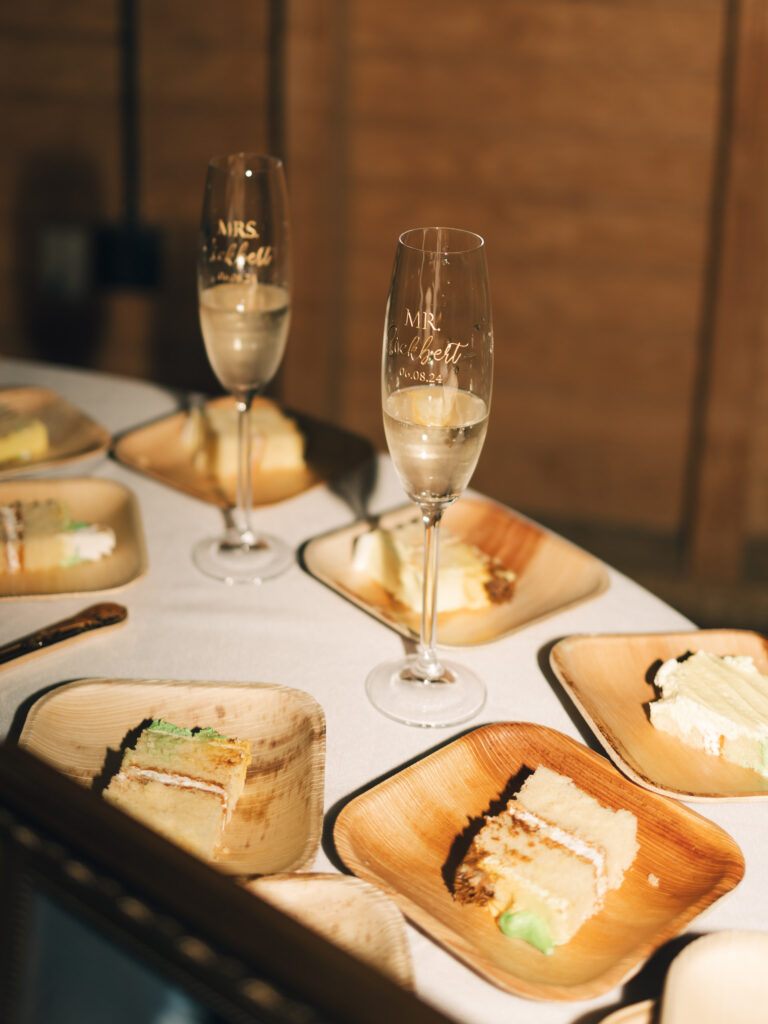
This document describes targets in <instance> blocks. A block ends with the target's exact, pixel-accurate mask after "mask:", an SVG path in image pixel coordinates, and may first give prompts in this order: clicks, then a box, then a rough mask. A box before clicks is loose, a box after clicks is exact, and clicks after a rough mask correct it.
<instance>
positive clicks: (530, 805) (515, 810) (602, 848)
mask: <svg viewBox="0 0 768 1024" xmlns="http://www.w3.org/2000/svg"><path fill="white" fill-rule="evenodd" d="M637 849H638V845H637V819H636V818H635V816H634V815H633V814H631V813H630V812H629V811H627V810H624V809H620V810H613V809H612V808H609V807H604V806H602V805H601V804H600V803H598V801H597V800H595V798H594V797H592V796H590V795H589V794H587V793H584V792H583V791H582V790H580V789H579V788H578V787H577V786H576V785H575V783H574V782H573V781H572V780H571V779H569V778H567V777H566V776H564V775H559V774H558V773H557V772H554V771H552V770H551V769H550V768H547V767H545V766H543V765H541V766H539V767H538V768H537V769H536V771H535V772H534V773H533V774H532V775H530V776H529V777H528V778H527V779H526V781H525V783H524V784H523V786H522V787H521V789H520V791H519V792H518V793H517V794H516V795H515V796H514V797H513V799H512V800H510V801H509V803H508V804H507V808H506V810H504V811H502V812H501V813H500V814H499V815H496V816H494V817H487V818H486V820H485V824H484V825H483V827H482V828H481V830H480V831H479V832H478V833H477V835H476V836H475V837H474V839H473V840H472V844H471V845H470V847H469V850H468V851H467V854H466V856H465V857H464V859H463V860H462V862H461V863H460V865H459V867H458V869H457V871H456V877H455V880H454V896H455V898H456V899H457V900H458V901H459V902H460V903H474V904H478V905H481V906H485V907H487V908H488V909H489V910H490V912H491V913H492V914H493V916H494V918H495V919H496V921H497V923H498V926H499V928H500V929H501V930H502V931H503V932H504V933H505V934H506V935H510V936H514V937H516V938H521V939H524V940H525V941H526V942H529V943H530V944H531V945H533V946H535V947H536V948H537V949H539V950H541V951H542V952H544V953H551V952H552V950H553V949H554V947H555V946H560V945H562V944H564V943H566V942H568V941H569V940H570V939H571V938H572V937H573V936H574V935H575V933H576V932H577V931H578V929H579V928H580V927H581V926H582V924H583V923H584V922H585V921H586V920H588V919H589V918H590V917H592V916H593V915H594V914H596V913H597V911H598V910H600V908H601V907H602V906H603V902H604V900H605V895H606V893H607V892H608V890H610V889H617V888H618V887H619V886H620V885H621V883H622V881H623V879H624V874H625V872H626V870H627V869H628V868H629V866H630V865H631V864H632V862H633V860H634V858H635V855H636V853H637Z"/></svg>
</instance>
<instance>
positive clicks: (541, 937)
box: [498, 910, 555, 953]
mask: <svg viewBox="0 0 768 1024" xmlns="http://www.w3.org/2000/svg"><path fill="white" fill-rule="evenodd" d="M498 925H499V928H501V930H502V931H503V932H504V934H505V935H509V936H510V937H511V938H513V939H523V941H524V942H528V943H529V944H530V945H531V946H534V947H535V948H536V949H538V950H541V952H542V953H551V952H552V950H553V949H554V948H555V944H554V942H553V941H552V936H551V935H550V933H549V928H547V925H546V923H545V921H544V919H543V918H541V917H539V915H538V914H534V913H533V912H532V911H530V910H518V911H517V912H515V911H513V910H505V911H504V913H503V914H500V915H499V920H498Z"/></svg>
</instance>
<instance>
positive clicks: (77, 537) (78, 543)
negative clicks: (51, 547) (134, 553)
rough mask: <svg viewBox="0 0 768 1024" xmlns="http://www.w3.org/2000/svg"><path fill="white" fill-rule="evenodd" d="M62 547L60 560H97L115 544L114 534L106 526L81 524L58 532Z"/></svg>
mask: <svg viewBox="0 0 768 1024" xmlns="http://www.w3.org/2000/svg"><path fill="white" fill-rule="evenodd" d="M59 540H60V541H61V544H62V548H63V552H64V554H63V558H62V561H63V562H65V563H68V562H98V561H99V559H100V558H104V556H105V555H108V554H110V553H111V552H112V550H113V548H114V546H115V534H114V533H113V531H112V530H110V529H109V527H106V526H94V525H88V526H81V527H78V528H77V529H75V530H65V531H64V532H63V533H61V534H59Z"/></svg>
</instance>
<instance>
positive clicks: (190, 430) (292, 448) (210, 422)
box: [182, 397, 306, 482]
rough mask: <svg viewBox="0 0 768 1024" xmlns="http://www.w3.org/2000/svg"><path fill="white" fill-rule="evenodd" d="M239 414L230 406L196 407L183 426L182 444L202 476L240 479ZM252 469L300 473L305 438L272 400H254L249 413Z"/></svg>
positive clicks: (227, 479)
mask: <svg viewBox="0 0 768 1024" xmlns="http://www.w3.org/2000/svg"><path fill="white" fill-rule="evenodd" d="M237 418H238V413H237V410H236V409H235V408H233V407H232V406H228V405H207V406H205V408H199V407H197V406H195V407H193V408H192V409H190V411H189V415H188V416H187V419H186V421H185V423H184V427H183V431H182V442H183V444H184V446H185V447H186V448H187V450H188V451H189V452H190V453H191V455H192V459H193V463H194V465H195V467H196V469H198V470H199V471H200V472H201V473H207V474H210V475H212V476H215V477H217V478H218V479H219V480H221V481H224V482H227V481H232V480H234V479H236V477H237V458H238V448H237V445H238V421H237ZM249 423H250V429H251V469H252V470H253V471H258V472H261V473H265V472H279V471H286V470H300V469H303V468H304V466H305V465H306V463H305V459H304V444H305V442H304V435H303V434H302V433H301V431H300V430H299V428H298V426H297V425H296V422H295V421H294V420H292V419H291V418H290V417H288V416H286V415H285V414H284V413H283V411H282V410H281V409H280V408H279V407H278V406H277V405H276V404H275V403H274V402H273V401H271V400H270V399H269V398H263V397H258V398H256V399H254V401H253V405H252V406H251V411H250V414H249Z"/></svg>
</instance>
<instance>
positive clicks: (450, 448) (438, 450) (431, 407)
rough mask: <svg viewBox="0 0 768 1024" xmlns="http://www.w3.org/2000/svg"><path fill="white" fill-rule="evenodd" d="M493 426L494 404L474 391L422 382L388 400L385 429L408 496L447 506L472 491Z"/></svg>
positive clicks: (425, 502) (427, 502)
mask: <svg viewBox="0 0 768 1024" xmlns="http://www.w3.org/2000/svg"><path fill="white" fill-rule="evenodd" d="M487 427H488V407H487V405H486V403H485V402H484V401H483V400H482V399H481V398H479V397H478V396H477V395H474V394H472V392H471V391H462V390H461V389H460V388H455V387H446V386H440V385H422V386H418V387H411V388H403V389H401V390H399V391H395V392H393V393H392V394H391V395H389V396H388V397H387V399H386V400H385V402H384V432H385V434H386V437H387V444H388V446H389V451H390V454H391V456H392V461H393V463H394V465H395V469H396V470H397V473H398V476H399V477H400V480H401V482H402V484H403V487H404V488H405V491H406V493H407V494H408V497H409V498H410V499H411V500H412V501H414V502H416V503H417V504H418V505H429V506H438V507H440V506H445V505H448V504H450V502H452V501H454V500H455V499H456V498H458V496H459V495H460V494H461V493H462V492H463V491H464V490H465V489H466V487H467V484H468V483H469V481H470V478H471V477H472V474H473V472H474V470H475V466H476V465H477V460H478V458H479V457H480V451H481V449H482V447H483V441H484V440H485V433H486V429H487Z"/></svg>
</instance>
